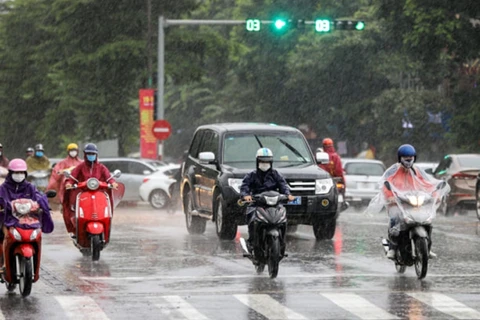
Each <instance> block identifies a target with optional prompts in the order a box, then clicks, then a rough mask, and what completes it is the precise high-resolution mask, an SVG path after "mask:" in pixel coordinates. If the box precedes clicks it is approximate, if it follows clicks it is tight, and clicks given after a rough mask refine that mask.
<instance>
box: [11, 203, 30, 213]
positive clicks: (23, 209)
mask: <svg viewBox="0 0 480 320" xmlns="http://www.w3.org/2000/svg"><path fill="white" fill-rule="evenodd" d="M30 210H32V203H31V202H24V203H18V202H17V203H15V211H16V212H18V213H20V214H22V215H23V214H27V213H29V212H30Z"/></svg>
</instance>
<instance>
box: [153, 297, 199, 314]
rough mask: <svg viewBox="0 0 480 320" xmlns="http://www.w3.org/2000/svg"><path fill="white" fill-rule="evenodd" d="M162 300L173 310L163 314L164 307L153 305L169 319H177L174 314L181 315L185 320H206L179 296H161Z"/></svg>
mask: <svg viewBox="0 0 480 320" xmlns="http://www.w3.org/2000/svg"><path fill="white" fill-rule="evenodd" d="M162 299H164V300H165V301H167V302H168V303H169V304H170V306H171V307H172V308H174V310H172V311H171V312H165V306H164V305H161V304H157V303H156V304H155V305H156V306H157V307H158V308H160V309H161V310H162V311H163V312H162V313H163V314H165V315H167V314H168V316H169V318H170V319H178V318H177V317H175V313H180V314H182V315H183V316H184V317H185V319H189V320H208V318H207V317H205V316H204V315H203V314H201V313H200V312H199V311H198V310H197V309H195V308H194V307H192V305H191V304H190V303H188V302H187V301H185V300H184V299H183V298H181V297H179V296H162Z"/></svg>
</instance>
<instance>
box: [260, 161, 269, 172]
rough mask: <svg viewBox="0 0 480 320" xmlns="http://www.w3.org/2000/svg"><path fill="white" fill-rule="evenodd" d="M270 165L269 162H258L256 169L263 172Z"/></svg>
mask: <svg viewBox="0 0 480 320" xmlns="http://www.w3.org/2000/svg"><path fill="white" fill-rule="evenodd" d="M270 168H271V165H270V163H259V164H258V169H260V170H262V171H263V172H265V171H268V170H270Z"/></svg>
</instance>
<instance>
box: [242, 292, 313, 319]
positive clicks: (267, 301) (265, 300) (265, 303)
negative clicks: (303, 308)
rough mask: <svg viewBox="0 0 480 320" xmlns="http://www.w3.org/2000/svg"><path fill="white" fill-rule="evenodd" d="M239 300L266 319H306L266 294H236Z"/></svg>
mask: <svg viewBox="0 0 480 320" xmlns="http://www.w3.org/2000/svg"><path fill="white" fill-rule="evenodd" d="M234 297H235V298H237V299H238V300H239V301H240V302H242V303H243V304H245V305H246V306H248V307H250V308H252V309H253V310H255V311H256V312H258V313H260V314H262V315H263V316H265V317H266V318H267V319H300V320H303V319H307V318H305V317H304V316H302V315H301V314H299V313H296V312H294V311H292V310H290V309H288V308H286V307H284V306H282V305H281V304H280V303H279V302H278V301H277V300H275V299H273V298H272V297H270V296H269V295H266V294H236V295H234Z"/></svg>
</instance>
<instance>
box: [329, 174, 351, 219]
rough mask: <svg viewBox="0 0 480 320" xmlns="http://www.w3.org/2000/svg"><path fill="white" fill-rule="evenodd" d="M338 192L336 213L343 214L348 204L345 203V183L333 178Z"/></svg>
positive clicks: (340, 179)
mask: <svg viewBox="0 0 480 320" xmlns="http://www.w3.org/2000/svg"><path fill="white" fill-rule="evenodd" d="M333 181H334V182H335V185H336V186H337V190H338V211H339V212H343V211H345V210H347V209H348V207H349V206H350V204H349V203H348V202H347V201H345V182H344V181H343V179H342V178H333Z"/></svg>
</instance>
